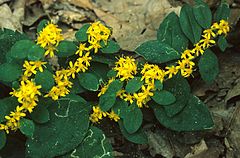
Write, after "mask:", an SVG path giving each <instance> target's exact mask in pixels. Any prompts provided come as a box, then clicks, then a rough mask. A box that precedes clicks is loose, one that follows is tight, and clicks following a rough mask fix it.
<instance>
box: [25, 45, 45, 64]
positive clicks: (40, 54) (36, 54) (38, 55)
mask: <svg viewBox="0 0 240 158" xmlns="http://www.w3.org/2000/svg"><path fill="white" fill-rule="evenodd" d="M44 53H45V49H43V48H42V47H40V46H39V45H33V46H32V47H31V48H30V49H29V52H28V59H29V60H32V61H36V60H41V59H43V58H44Z"/></svg>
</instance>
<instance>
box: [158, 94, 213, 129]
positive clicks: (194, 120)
mask: <svg viewBox="0 0 240 158" xmlns="http://www.w3.org/2000/svg"><path fill="white" fill-rule="evenodd" d="M154 113H155V116H156V117H157V119H158V121H159V122H160V123H161V124H162V125H163V126H165V127H167V128H169V129H171V130H174V131H199V130H206V129H210V128H212V127H213V120H212V117H211V114H210V113H209V111H208V108H207V107H206V105H205V104H204V103H203V102H202V101H201V100H199V99H198V98H197V97H196V96H193V95H191V96H190V98H189V101H188V103H187V105H186V106H185V108H184V109H183V110H182V111H181V112H180V113H179V114H177V115H175V116H174V117H169V116H167V115H166V113H165V111H164V109H163V108H162V107H161V106H158V105H156V106H154Z"/></svg>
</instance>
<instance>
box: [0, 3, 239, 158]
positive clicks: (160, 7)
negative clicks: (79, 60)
mask: <svg viewBox="0 0 240 158" xmlns="http://www.w3.org/2000/svg"><path fill="white" fill-rule="evenodd" d="M186 2H188V3H193V1H192V0H182V1H181V0H119V1H117V0H28V1H27V0H16V1H10V0H0V27H5V28H9V29H13V30H18V31H23V32H25V33H27V34H28V35H30V36H31V37H32V38H33V39H34V38H36V26H37V24H38V23H39V22H40V21H41V20H42V19H51V20H52V21H53V22H56V23H58V25H59V26H60V27H61V28H62V29H63V33H64V38H66V39H73V38H74V34H75V32H76V31H77V30H78V29H79V28H80V27H81V26H82V25H83V24H84V23H87V22H93V21H96V20H102V21H104V22H105V23H106V24H107V25H108V26H111V27H112V28H113V34H112V37H113V38H114V39H115V40H116V41H117V42H118V43H119V44H120V46H121V48H122V50H127V51H134V49H135V48H136V47H137V46H138V45H139V44H141V43H143V42H144V41H146V40H150V39H156V30H157V29H158V27H159V24H160V23H161V21H162V20H163V18H164V17H165V16H166V15H167V14H168V13H170V12H172V11H174V12H176V13H177V14H179V12H180V9H181V6H182V5H183V4H184V3H186ZM219 2H220V0H207V3H208V4H209V5H210V6H211V9H212V10H215V9H216V6H217V4H218V3H219ZM228 2H229V4H230V6H231V11H232V13H231V17H230V19H229V21H230V24H231V25H232V28H231V29H232V32H231V33H230V35H229V37H228V39H229V44H230V45H231V46H230V47H229V48H228V49H227V50H226V51H225V52H224V53H222V52H220V51H219V50H218V49H217V48H216V49H215V52H216V54H217V56H218V59H219V63H220V64H219V65H220V74H219V75H218V78H217V79H216V81H215V82H214V83H213V84H211V85H207V84H206V83H204V82H203V81H202V80H201V79H200V76H194V78H191V79H189V83H190V84H191V87H192V92H193V93H194V94H195V95H196V96H198V97H199V98H201V100H202V101H203V102H204V103H206V104H207V105H208V107H209V109H210V111H211V113H212V116H213V119H214V123H215V126H214V128H213V129H212V130H209V131H205V132H174V131H171V130H168V129H166V128H164V127H162V126H161V125H160V124H159V123H157V121H156V123H155V124H153V123H152V122H154V121H153V120H156V119H155V118H154V117H153V116H152V111H148V110H146V111H144V114H145V116H146V118H145V121H144V126H145V127H148V129H151V130H148V131H147V135H148V140H149V144H148V145H136V144H133V143H130V142H129V141H127V140H125V139H124V138H123V137H122V136H121V135H120V131H119V129H118V128H116V127H115V124H113V123H110V122H105V123H103V124H102V125H100V126H101V127H103V128H104V131H105V133H106V135H107V136H108V137H109V138H110V140H111V143H112V145H113V149H114V155H115V157H119V158H134V157H136V158H151V157H154V158H161V157H166V158H171V157H179V158H219V157H225V158H234V157H236V158H238V157H240V38H238V37H239V35H240V32H239V31H238V30H239V29H238V30H237V29H236V28H237V27H239V26H240V23H239V22H238V19H239V16H240V1H239V0H236V1H233V0H228ZM150 120H151V121H150ZM149 127H150V128H149ZM10 139H11V136H10ZM10 141H11V140H9V142H10ZM15 141H16V140H15ZM21 141H22V140H21V139H20V140H19V142H16V143H12V144H10V147H11V149H12V150H11V152H12V151H13V150H15V152H17V155H18V157H21V156H19V155H21V153H24V143H22V142H21ZM21 149H22V151H21ZM6 152H7V151H6ZM6 152H5V153H6ZM11 156H12V157H14V156H13V155H11V154H10V155H9V157H11ZM0 157H1V156H0ZM3 158H4V157H3Z"/></svg>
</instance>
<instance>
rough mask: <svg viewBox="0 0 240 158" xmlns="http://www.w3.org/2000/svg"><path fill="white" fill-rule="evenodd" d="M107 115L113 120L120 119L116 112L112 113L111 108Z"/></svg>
mask: <svg viewBox="0 0 240 158" xmlns="http://www.w3.org/2000/svg"><path fill="white" fill-rule="evenodd" d="M107 115H108V118H109V119H110V120H114V121H115V122H118V120H120V117H119V116H118V115H117V114H116V113H114V111H113V110H111V112H110V113H107Z"/></svg>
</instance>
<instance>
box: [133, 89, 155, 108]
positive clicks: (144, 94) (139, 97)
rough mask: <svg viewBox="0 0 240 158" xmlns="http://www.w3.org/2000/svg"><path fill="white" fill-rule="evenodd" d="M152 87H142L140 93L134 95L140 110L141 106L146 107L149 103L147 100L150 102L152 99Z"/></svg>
mask: <svg viewBox="0 0 240 158" xmlns="http://www.w3.org/2000/svg"><path fill="white" fill-rule="evenodd" d="M151 88H152V87H150V86H147V87H146V86H144V85H143V86H142V88H141V90H142V91H141V92H139V93H134V97H135V99H136V101H137V106H138V107H139V108H142V107H143V105H145V106H147V105H146V104H147V102H148V101H149V100H151V98H150V97H152V96H153V95H154V93H153V92H151V90H152V89H151Z"/></svg>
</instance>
